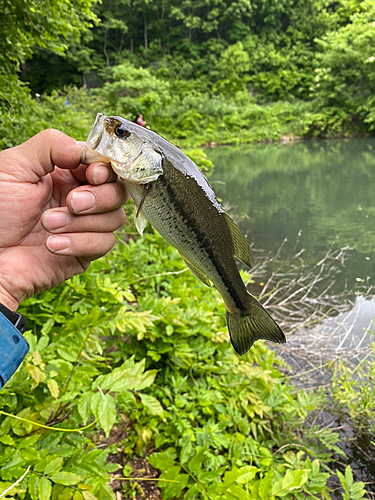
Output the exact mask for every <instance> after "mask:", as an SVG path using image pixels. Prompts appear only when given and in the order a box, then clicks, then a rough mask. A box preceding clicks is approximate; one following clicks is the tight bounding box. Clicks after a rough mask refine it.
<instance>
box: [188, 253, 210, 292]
mask: <svg viewBox="0 0 375 500" xmlns="http://www.w3.org/2000/svg"><path fill="white" fill-rule="evenodd" d="M182 258H183V259H184V261H185V262H186V265H187V266H188V268H189V269H190V271H191V272H192V273H193V274H194V276H195V277H196V278H198V279H199V281H201V282H202V283H204V284H205V285H207V286H211V282H210V278H209V277H208V276H207V274H206V273H204V272H203V271H202V270H201V269H199V268H198V267H197V266H195V265H194V264H192V263H191V262H190V261H189V260H187V259H186V257H184V256H183V255H182Z"/></svg>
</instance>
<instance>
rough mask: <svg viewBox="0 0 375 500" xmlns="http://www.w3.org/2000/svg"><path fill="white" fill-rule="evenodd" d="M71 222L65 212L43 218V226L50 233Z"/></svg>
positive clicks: (53, 213) (50, 214)
mask: <svg viewBox="0 0 375 500" xmlns="http://www.w3.org/2000/svg"><path fill="white" fill-rule="evenodd" d="M69 221H70V217H69V215H68V214H67V213H65V212H50V213H47V214H45V215H44V217H43V224H44V226H45V227H46V229H49V230H50V231H53V230H55V229H60V228H62V227H65V226H67V225H68V224H69Z"/></svg>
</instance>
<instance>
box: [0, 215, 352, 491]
mask: <svg viewBox="0 0 375 500" xmlns="http://www.w3.org/2000/svg"><path fill="white" fill-rule="evenodd" d="M129 211H130V209H129ZM124 236H125V235H124ZM244 277H245V276H244ZM20 311H21V312H22V313H23V314H24V315H25V316H26V317H27V318H28V321H29V326H30V330H29V331H28V332H27V333H26V338H27V339H28V341H29V343H30V347H31V350H30V354H29V356H28V357H27V359H26V360H25V362H24V363H23V364H22V366H21V367H20V369H19V370H18V371H17V373H16V374H15V375H14V377H13V378H12V379H11V380H10V381H9V383H8V384H7V385H6V386H5V387H4V389H3V390H2V391H1V394H0V412H1V413H0V415H1V417H0V494H1V491H5V490H6V489H7V488H9V487H10V486H11V485H12V484H13V483H14V482H15V481H16V480H17V479H18V478H20V477H21V476H22V475H23V474H24V473H25V472H26V471H27V470H28V468H29V467H30V469H29V470H28V472H27V474H26V475H25V477H24V478H23V479H22V481H21V482H20V483H19V484H17V486H16V487H15V489H14V490H13V491H12V492H11V493H12V494H13V498H17V499H18V498H21V499H25V500H29V499H31V500H44V499H47V500H49V499H50V498H51V499H57V498H72V497H74V499H81V498H84V499H85V500H94V499H95V498H97V499H110V498H113V493H112V491H111V489H110V486H109V485H108V482H109V477H110V476H109V474H110V473H111V472H113V471H115V470H117V469H118V465H117V464H113V463H108V462H107V458H108V455H109V454H110V453H117V451H118V446H122V448H121V449H123V465H124V469H123V473H124V475H125V477H130V476H129V475H130V473H131V464H130V463H128V461H130V460H132V459H133V457H134V454H138V455H140V456H147V455H148V454H149V450H150V448H151V449H152V450H153V453H152V455H150V458H149V460H150V463H151V464H152V465H153V466H154V467H155V468H157V469H159V470H160V472H161V476H160V479H161V480H160V481H159V482H160V486H161V488H162V491H163V498H166V499H167V498H179V497H180V496H182V495H183V496H184V497H185V498H186V499H189V498H193V497H195V498H206V497H207V496H208V495H209V496H210V497H211V498H213V499H219V498H220V499H224V498H228V497H230V498H239V499H252V500H255V499H266V498H267V499H271V498H286V499H290V500H292V499H294V498H305V497H306V496H307V497H311V498H314V497H315V498H317V495H318V496H319V498H329V488H328V486H327V480H328V478H329V476H330V474H329V473H327V472H325V471H324V468H326V466H325V465H324V464H325V462H326V461H327V453H326V452H325V451H324V449H323V446H324V447H325V448H326V447H327V443H329V444H330V446H332V447H334V446H335V444H336V442H337V436H335V435H334V434H333V433H330V432H329V431H326V432H325V435H324V436H322V435H323V433H321V432H315V430H313V432H312V433H309V432H308V431H305V430H304V428H303V420H304V419H305V418H306V416H307V414H308V413H309V411H311V410H314V409H316V408H318V406H319V405H320V404H321V402H322V401H323V395H321V394H316V395H314V394H313V393H310V394H309V395H306V394H304V393H297V394H296V393H295V391H294V389H293V387H292V386H290V385H289V384H288V383H286V382H285V380H284V379H283V376H282V375H281V373H280V371H279V369H278V367H279V365H280V363H281V361H280V360H278V359H277V358H275V356H274V353H273V352H272V351H269V350H268V349H267V348H266V347H265V345H264V344H263V343H258V344H257V345H256V346H254V348H253V349H252V350H251V351H250V352H249V353H248V354H247V355H246V356H244V357H242V358H241V359H239V358H238V357H237V355H236V354H235V353H234V351H233V350H232V348H231V347H230V345H229V343H228V334H227V330H226V325H225V311H224V306H223V303H222V300H221V298H220V296H219V295H218V293H217V292H216V291H215V290H214V289H213V288H207V287H205V286H204V285H203V284H201V283H200V282H199V281H198V280H196V278H195V277H194V276H193V275H192V274H191V273H190V272H189V271H188V270H187V269H186V268H185V265H184V263H183V261H182V259H181V258H180V256H179V254H178V253H177V251H176V250H175V249H173V248H171V247H169V246H168V245H167V243H166V242H165V241H164V240H162V239H161V238H160V237H159V236H157V235H156V234H154V233H153V231H150V230H149V229H146V232H145V235H144V237H143V238H141V239H137V240H132V239H130V240H129V241H128V243H126V242H125V241H123V240H122V239H121V238H119V241H118V244H117V245H116V247H115V249H114V250H113V251H112V253H111V254H110V255H108V256H107V257H106V258H105V259H103V260H100V261H96V262H95V263H93V264H92V266H91V268H90V270H89V271H88V272H86V273H84V274H83V275H80V276H75V277H74V278H72V279H71V280H70V281H68V282H67V283H65V284H63V285H61V286H59V287H58V288H56V289H54V290H51V291H48V292H45V293H43V294H40V295H38V296H34V297H31V298H29V299H27V300H26V301H25V302H24V303H23V305H22V308H21V309H20ZM15 417H16V418H15ZM117 426H120V427H124V426H125V427H126V430H127V432H126V438H124V437H123V438H122V439H123V441H122V443H116V445H115V446H112V445H111V446H109V445H108V444H107V443H106V439H107V438H108V436H109V435H110V434H111V431H112V429H113V428H114V427H115V428H116V427H117ZM296 429H298V434H296ZM100 430H101V431H100ZM297 435H298V436H299V438H297ZM317 438H318V439H320V443H321V444H319V441H317V440H316V439H317ZM322 445H323V446H322ZM343 487H344V488H345V487H346V486H345V485H343ZM124 488H125V490H126V491H127V492H128V494H131V490H132V486H131V485H128V486H124ZM348 488H349V489H350V488H351V489H350V491H351V492H352V493H354V492H355V491H357V490H356V489H355V488H358V491H360V488H359V487H357V486H356V485H354V484H353V485H349V486H348ZM352 493H351V494H352ZM353 498H354V497H353ZM355 498H357V497H355Z"/></svg>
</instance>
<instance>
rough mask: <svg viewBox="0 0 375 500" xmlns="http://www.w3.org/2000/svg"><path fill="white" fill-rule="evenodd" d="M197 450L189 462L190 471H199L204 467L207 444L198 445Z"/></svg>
mask: <svg viewBox="0 0 375 500" xmlns="http://www.w3.org/2000/svg"><path fill="white" fill-rule="evenodd" d="M196 450H197V453H196V454H195V455H194V456H193V458H192V459H191V460H190V461H189V463H188V469H189V471H190V472H197V471H198V470H199V469H200V468H201V467H202V464H203V462H204V459H205V458H206V453H207V448H206V447H205V446H197V447H196Z"/></svg>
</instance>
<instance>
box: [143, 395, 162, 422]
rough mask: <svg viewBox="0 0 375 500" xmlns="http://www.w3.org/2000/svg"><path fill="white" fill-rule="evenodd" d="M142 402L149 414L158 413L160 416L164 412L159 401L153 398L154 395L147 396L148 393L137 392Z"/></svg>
mask: <svg viewBox="0 0 375 500" xmlns="http://www.w3.org/2000/svg"><path fill="white" fill-rule="evenodd" d="M139 396H140V398H141V401H142V404H143V405H144V406H145V407H146V408H147V409H148V411H149V412H150V413H151V415H159V416H162V415H163V414H164V410H163V407H162V406H161V404H160V403H159V401H158V400H157V399H156V398H154V396H149V395H148V394H143V393H140V394H139Z"/></svg>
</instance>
